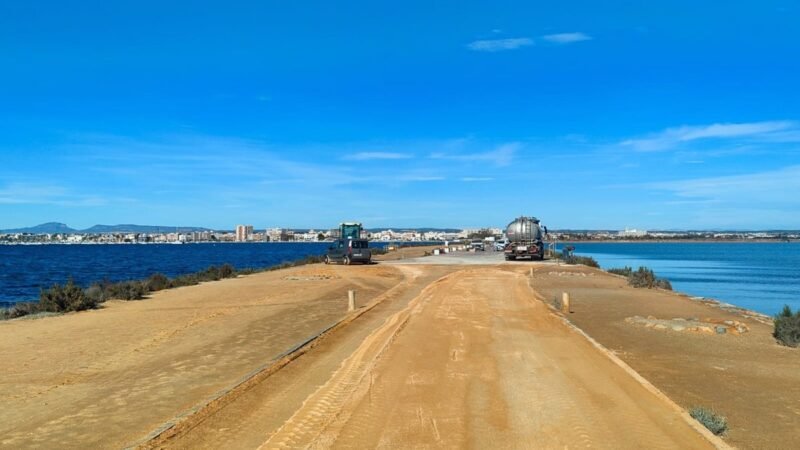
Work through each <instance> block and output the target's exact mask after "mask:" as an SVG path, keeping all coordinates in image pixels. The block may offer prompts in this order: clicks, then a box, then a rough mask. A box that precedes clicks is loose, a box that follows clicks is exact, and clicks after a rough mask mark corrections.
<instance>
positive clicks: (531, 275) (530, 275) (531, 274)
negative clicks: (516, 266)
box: [528, 267, 533, 278]
mask: <svg viewBox="0 0 800 450" xmlns="http://www.w3.org/2000/svg"><path fill="white" fill-rule="evenodd" d="M528 276H529V277H531V278H533V267H531V271H530V273H528Z"/></svg>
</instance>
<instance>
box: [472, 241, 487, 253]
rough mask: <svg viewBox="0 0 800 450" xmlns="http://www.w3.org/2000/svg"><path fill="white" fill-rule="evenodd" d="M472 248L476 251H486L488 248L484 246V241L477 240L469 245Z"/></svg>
mask: <svg viewBox="0 0 800 450" xmlns="http://www.w3.org/2000/svg"><path fill="white" fill-rule="evenodd" d="M469 246H470V248H474V249H475V250H480V251H484V250H486V247H485V246H484V244H483V241H482V240H480V239H475V240H473V241H472V242H471V243H470V244H469Z"/></svg>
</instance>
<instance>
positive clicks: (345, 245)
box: [325, 239, 372, 265]
mask: <svg viewBox="0 0 800 450" xmlns="http://www.w3.org/2000/svg"><path fill="white" fill-rule="evenodd" d="M334 262H341V263H342V264H345V265H350V264H352V263H363V264H370V263H371V262H372V251H371V250H370V249H369V241H368V240H366V239H337V240H336V241H334V242H333V245H331V246H330V247H328V253H327V254H325V264H330V263H334Z"/></svg>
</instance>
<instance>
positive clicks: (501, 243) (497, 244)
mask: <svg viewBox="0 0 800 450" xmlns="http://www.w3.org/2000/svg"><path fill="white" fill-rule="evenodd" d="M506 245H508V241H506V240H502V241H497V242H495V243H494V249H495V250H497V251H498V252H502V251H503V250H505V249H506Z"/></svg>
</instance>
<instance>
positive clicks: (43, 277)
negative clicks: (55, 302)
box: [0, 242, 385, 306]
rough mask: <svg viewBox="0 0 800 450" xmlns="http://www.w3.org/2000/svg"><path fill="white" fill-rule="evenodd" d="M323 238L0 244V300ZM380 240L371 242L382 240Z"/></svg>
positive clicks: (317, 250) (293, 252)
mask: <svg viewBox="0 0 800 450" xmlns="http://www.w3.org/2000/svg"><path fill="white" fill-rule="evenodd" d="M328 245H330V244H328V243H324V242H322V243H316V242H314V243H248V244H186V245H169V244H164V245H158V244H156V245H0V306H4V305H3V303H5V306H8V305H9V304H10V303H13V302H17V301H24V300H31V299H36V298H38V297H39V289H40V288H42V287H49V286H51V285H52V284H54V283H64V282H65V281H66V280H67V279H68V278H69V277H72V279H73V280H75V282H76V283H77V284H79V285H82V286H88V285H89V284H91V283H92V282H95V281H100V280H103V279H105V278H108V279H109V280H112V281H122V280H137V279H142V278H147V277H148V276H150V275H151V274H153V273H155V272H161V273H163V274H165V275H167V276H170V277H173V276H176V275H181V274H186V273H191V272H196V271H199V270H202V269H204V268H206V267H208V266H210V265H220V264H225V263H228V264H232V265H233V266H234V267H237V268H245V267H267V266H272V265H275V264H280V263H282V262H287V261H294V260H298V259H301V258H304V257H305V256H308V255H321V254H324V253H325V250H326V248H327V246H328ZM383 245H385V244H383V243H381V244H376V246H383Z"/></svg>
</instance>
